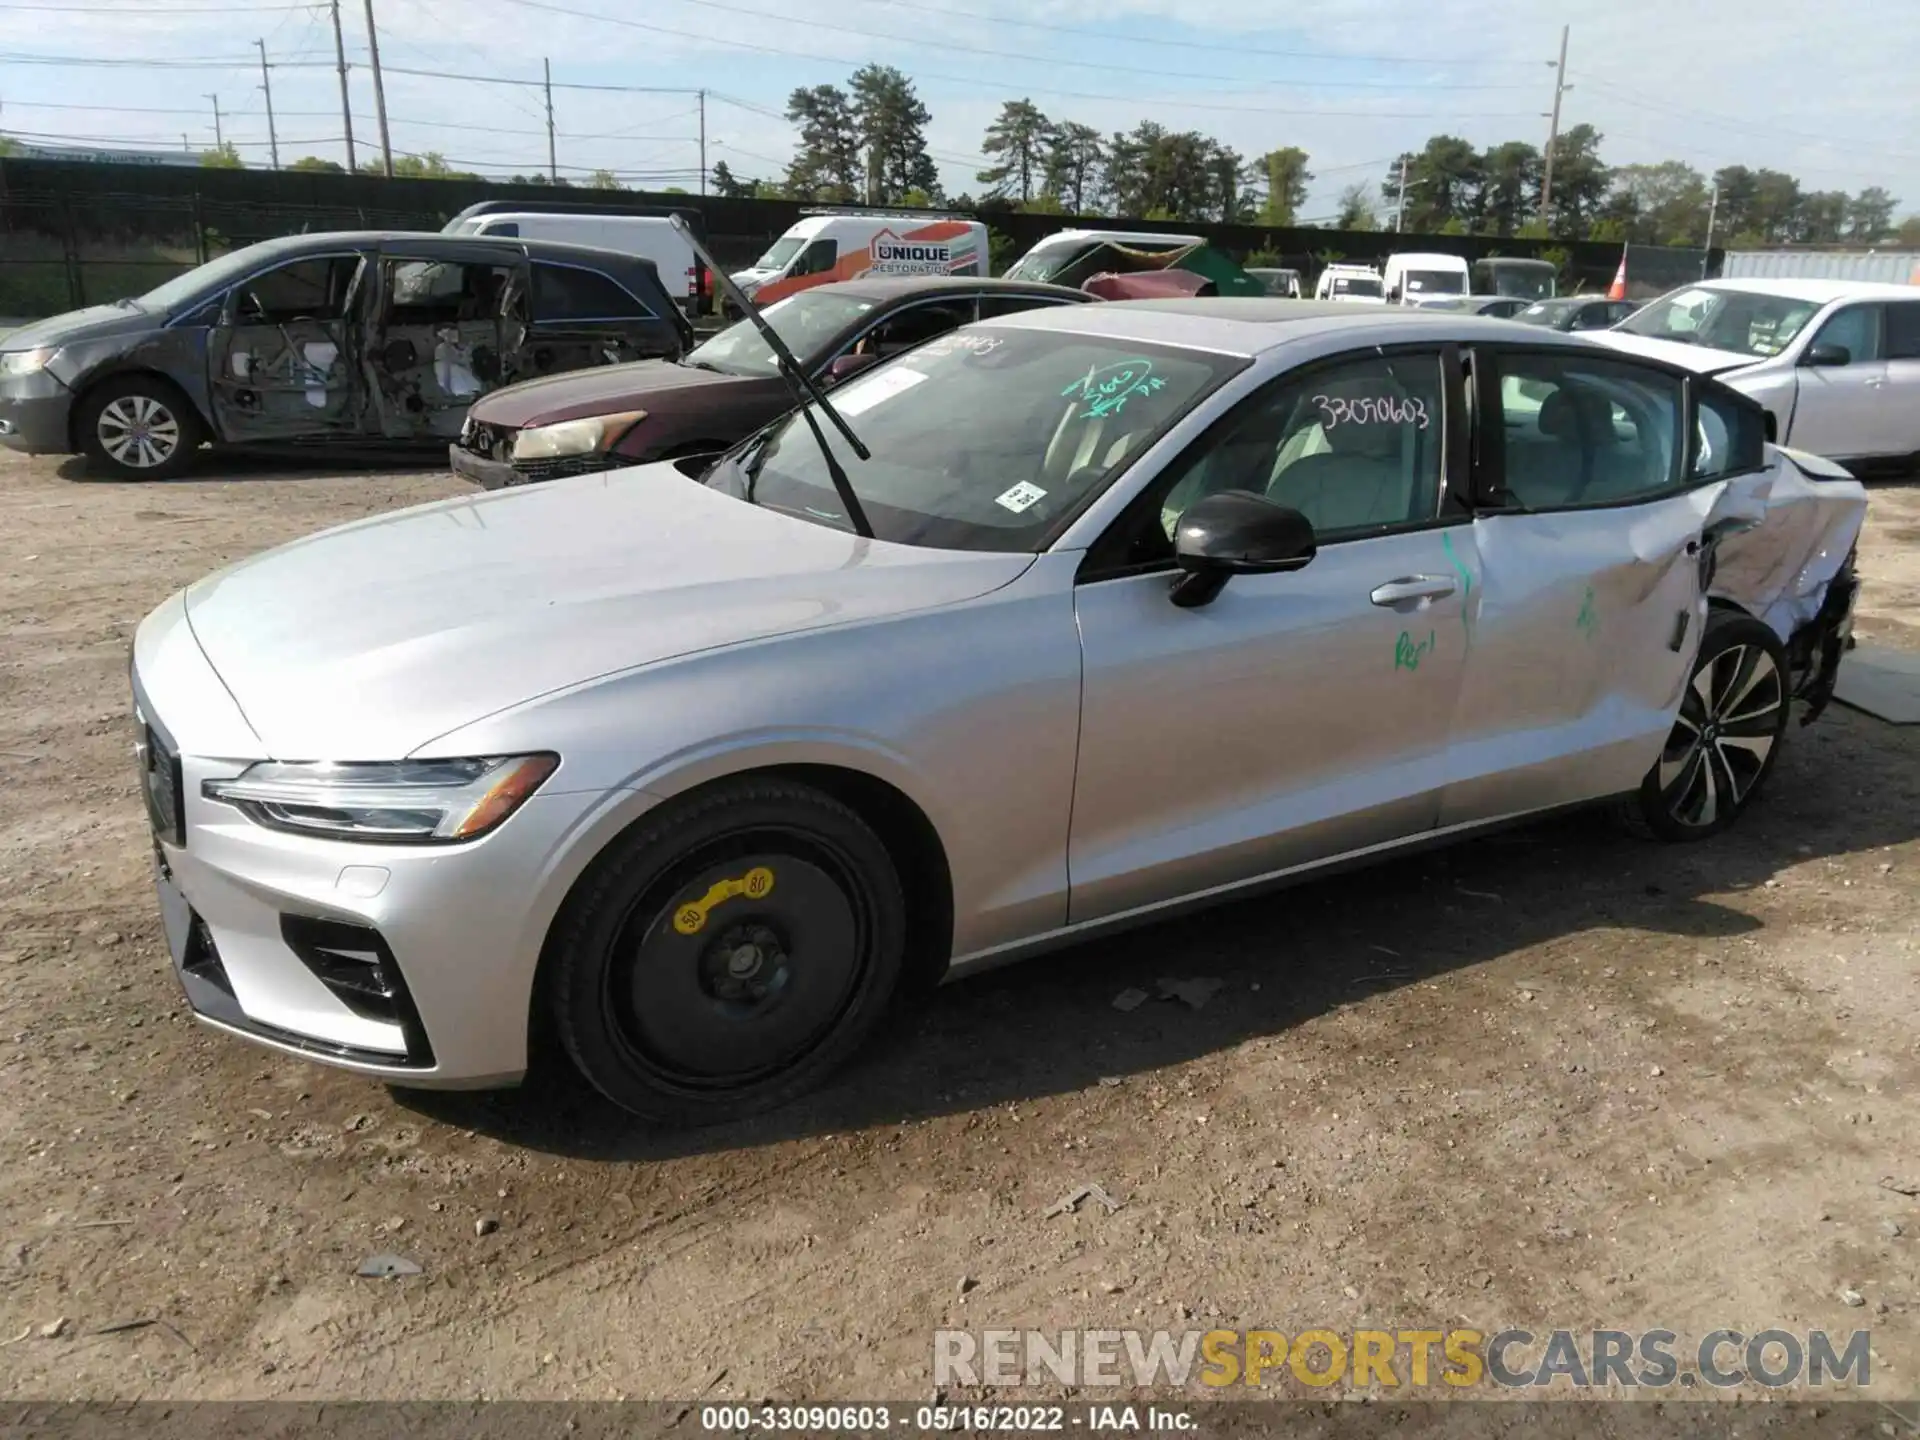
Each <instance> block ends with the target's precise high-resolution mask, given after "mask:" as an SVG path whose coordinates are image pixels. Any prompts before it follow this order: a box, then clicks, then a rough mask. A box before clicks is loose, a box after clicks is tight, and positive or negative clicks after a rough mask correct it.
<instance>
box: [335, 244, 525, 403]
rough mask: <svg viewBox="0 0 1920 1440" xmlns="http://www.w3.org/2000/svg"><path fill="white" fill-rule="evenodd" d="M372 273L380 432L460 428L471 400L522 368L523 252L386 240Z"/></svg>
mask: <svg viewBox="0 0 1920 1440" xmlns="http://www.w3.org/2000/svg"><path fill="white" fill-rule="evenodd" d="M373 279H374V285H373V299H372V309H371V316H372V318H371V321H370V324H369V326H368V331H367V340H366V344H365V347H364V371H365V374H366V376H367V379H368V384H369V387H370V390H371V393H372V396H373V400H374V404H375V406H376V408H377V410H378V417H379V428H380V432H381V433H382V434H384V435H386V436H387V437H389V438H391V439H395V440H409V441H424V440H434V439H438V440H452V439H454V438H456V437H457V436H458V435H459V433H460V424H461V421H462V420H463V419H464V418H465V416H466V411H467V407H468V406H469V405H471V404H472V403H473V402H474V400H476V399H477V398H478V397H479V396H481V395H482V394H484V393H485V392H486V391H488V390H491V389H493V388H495V387H496V386H499V385H502V384H506V383H508V382H510V381H512V380H515V379H518V378H520V376H519V373H518V354H519V345H520V342H521V339H522V336H523V335H524V333H525V329H526V327H525V325H524V324H523V323H522V322H521V321H520V320H519V319H518V316H519V315H520V314H522V313H524V310H525V294H526V287H527V267H526V259H525V257H524V255H522V254H521V253H520V252H519V251H518V249H517V248H516V247H511V246H506V245H477V244H464V245H463V244H461V243H460V242H458V241H450V242H446V243H438V242H436V241H434V240H433V239H431V238H429V237H421V238H420V239H418V240H405V241H398V242H394V243H391V244H389V245H387V246H385V247H383V249H382V252H381V254H380V255H379V257H378V264H377V267H376V270H375V274H374V277H373Z"/></svg>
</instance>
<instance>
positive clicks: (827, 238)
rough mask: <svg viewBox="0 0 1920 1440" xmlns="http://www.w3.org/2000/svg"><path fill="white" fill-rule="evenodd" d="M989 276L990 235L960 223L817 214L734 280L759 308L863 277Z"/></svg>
mask: <svg viewBox="0 0 1920 1440" xmlns="http://www.w3.org/2000/svg"><path fill="white" fill-rule="evenodd" d="M987 273H988V257H987V227H986V226H985V225H983V224H981V223H980V222H979V221H978V220H968V219H966V218H964V217H962V216H935V217H929V216H928V215H926V214H925V213H920V214H907V215H879V214H875V213H874V212H872V211H870V210H854V211H820V212H817V213H813V214H809V215H807V216H806V218H805V219H802V220H797V221H795V222H794V223H793V224H792V225H790V226H788V227H787V232H786V233H785V234H784V235H782V236H781V237H780V238H779V239H778V240H776V241H774V242H773V244H772V245H771V246H769V247H768V249H767V253H766V254H764V255H762V256H761V257H760V258H759V259H758V260H756V261H754V262H753V264H752V265H750V266H748V267H747V268H746V269H745V270H741V271H738V272H737V273H735V274H734V275H733V276H732V279H733V283H734V284H735V285H737V286H739V287H740V289H741V290H742V291H743V292H745V294H746V295H747V296H748V297H749V298H750V299H755V300H758V301H759V302H760V304H762V305H771V304H773V302H774V301H776V300H782V299H785V298H786V297H787V296H789V295H793V294H797V293H798V292H800V291H802V290H807V289H811V288H812V287H814V286H816V285H830V284H833V283H834V282H835V281H839V280H858V279H860V278H862V277H864V276H868V275H872V276H877V277H892V278H904V277H909V276H920V277H925V276H938V275H972V276H977V277H981V278H984V277H985V276H986V275H987Z"/></svg>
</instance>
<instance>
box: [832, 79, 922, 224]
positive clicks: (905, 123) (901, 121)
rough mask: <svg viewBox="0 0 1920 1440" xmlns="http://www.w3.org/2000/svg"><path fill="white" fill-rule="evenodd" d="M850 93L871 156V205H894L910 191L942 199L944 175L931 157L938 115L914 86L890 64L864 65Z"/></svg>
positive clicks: (863, 142) (863, 144)
mask: <svg viewBox="0 0 1920 1440" xmlns="http://www.w3.org/2000/svg"><path fill="white" fill-rule="evenodd" d="M847 88H848V90H849V91H851V92H852V108H853V118H854V121H855V124H856V127H857V133H858V135H859V137H860V146H861V149H862V150H863V151H864V153H865V156H866V162H867V201H868V203H869V204H874V205H885V204H891V203H895V202H897V201H898V200H899V199H900V197H901V196H903V195H905V194H906V193H907V192H908V191H909V190H923V191H925V192H926V193H927V194H928V195H930V196H933V197H934V198H935V199H936V200H938V198H939V195H940V171H939V168H938V167H937V166H935V165H934V163H933V157H932V156H931V155H929V154H927V136H926V128H927V125H928V124H929V122H931V121H932V119H933V112H932V111H930V110H928V109H927V107H926V106H925V105H924V104H922V103H921V100H920V96H919V94H918V92H916V91H915V90H914V88H913V81H911V80H910V79H908V78H907V76H906V74H905V73H904V72H902V71H900V70H896V69H895V68H894V67H893V66H891V65H863V66H861V67H860V68H859V69H858V70H856V71H854V72H853V78H852V79H851V80H849V81H848V82H847Z"/></svg>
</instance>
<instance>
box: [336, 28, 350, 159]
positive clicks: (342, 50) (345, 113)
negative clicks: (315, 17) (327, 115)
mask: <svg viewBox="0 0 1920 1440" xmlns="http://www.w3.org/2000/svg"><path fill="white" fill-rule="evenodd" d="M333 61H334V64H335V65H336V66H338V67H339V70H340V123H341V124H342V125H344V126H346V134H347V173H348V174H349V175H351V174H352V173H353V106H352V104H351V103H349V102H348V100H347V42H346V41H345V40H343V39H341V38H340V0H333Z"/></svg>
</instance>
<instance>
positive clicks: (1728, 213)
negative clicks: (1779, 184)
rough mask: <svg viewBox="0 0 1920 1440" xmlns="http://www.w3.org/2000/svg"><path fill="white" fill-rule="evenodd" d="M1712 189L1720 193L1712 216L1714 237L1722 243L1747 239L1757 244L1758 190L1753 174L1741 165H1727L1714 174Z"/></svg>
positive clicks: (1758, 237)
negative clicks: (1756, 205) (1738, 237)
mask: <svg viewBox="0 0 1920 1440" xmlns="http://www.w3.org/2000/svg"><path fill="white" fill-rule="evenodd" d="M1713 188H1714V189H1715V190H1716V191H1717V192H1718V193H1719V196H1720V200H1719V208H1718V212H1717V213H1716V215H1715V216H1714V234H1715V236H1716V237H1718V238H1720V240H1721V242H1722V243H1725V240H1726V239H1727V238H1728V237H1737V236H1747V237H1750V238H1751V239H1753V240H1755V241H1758V240H1759V239H1760V238H1761V237H1760V236H1759V234H1758V232H1757V229H1756V226H1757V220H1756V211H1755V208H1754V201H1755V197H1756V196H1757V195H1758V193H1759V186H1758V183H1757V182H1756V180H1755V177H1754V173H1753V171H1751V170H1749V169H1748V168H1747V167H1746V166H1744V165H1727V166H1723V167H1722V168H1720V169H1718V170H1716V171H1714V172H1713Z"/></svg>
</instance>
